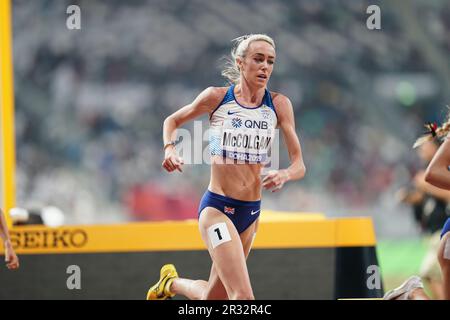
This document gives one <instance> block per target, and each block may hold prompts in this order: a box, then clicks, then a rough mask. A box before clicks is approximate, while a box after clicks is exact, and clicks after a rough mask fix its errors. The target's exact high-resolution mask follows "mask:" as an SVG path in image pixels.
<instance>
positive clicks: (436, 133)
mask: <svg viewBox="0 0 450 320" xmlns="http://www.w3.org/2000/svg"><path fill="white" fill-rule="evenodd" d="M447 108H448V109H449V113H448V115H447V121H445V122H444V123H443V124H442V126H440V127H437V125H436V124H435V123H427V124H425V128H427V129H428V132H427V133H425V134H424V135H423V136H421V137H420V138H419V139H417V140H416V142H415V143H414V145H413V148H417V147H419V146H421V145H422V144H424V143H425V142H428V141H433V140H434V139H438V140H440V139H442V138H444V137H446V136H447V134H448V133H449V132H450V107H448V106H447Z"/></svg>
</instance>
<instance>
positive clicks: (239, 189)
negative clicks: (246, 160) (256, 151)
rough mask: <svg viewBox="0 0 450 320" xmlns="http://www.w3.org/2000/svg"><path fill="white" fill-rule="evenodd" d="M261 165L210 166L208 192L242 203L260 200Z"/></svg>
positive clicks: (215, 164) (214, 164)
mask: <svg viewBox="0 0 450 320" xmlns="http://www.w3.org/2000/svg"><path fill="white" fill-rule="evenodd" d="M262 167H263V166H262V165H261V164H217V163H213V164H211V181H210V184H209V190H210V191H211V192H214V193H217V194H221V195H224V196H226V197H229V198H233V199H236V200H242V201H257V200H260V199H261V184H262V178H261V169H262Z"/></svg>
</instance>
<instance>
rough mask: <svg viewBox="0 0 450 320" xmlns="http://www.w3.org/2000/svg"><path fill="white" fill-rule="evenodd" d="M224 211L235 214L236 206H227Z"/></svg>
mask: <svg viewBox="0 0 450 320" xmlns="http://www.w3.org/2000/svg"><path fill="white" fill-rule="evenodd" d="M223 211H224V212H225V213H228V214H234V208H232V207H227V206H225V208H224V210H223Z"/></svg>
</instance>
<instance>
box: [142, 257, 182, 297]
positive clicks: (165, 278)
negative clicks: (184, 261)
mask: <svg viewBox="0 0 450 320" xmlns="http://www.w3.org/2000/svg"><path fill="white" fill-rule="evenodd" d="M175 278H178V273H177V270H176V269H175V266H174V265H173V264H166V265H164V266H163V267H162V268H161V274H160V277H159V281H158V282H157V283H156V284H155V285H154V286H152V287H151V288H150V290H148V292H147V300H166V299H168V298H172V297H173V296H174V295H175V293H172V292H171V291H170V285H171V284H172V282H173V280H174V279H175Z"/></svg>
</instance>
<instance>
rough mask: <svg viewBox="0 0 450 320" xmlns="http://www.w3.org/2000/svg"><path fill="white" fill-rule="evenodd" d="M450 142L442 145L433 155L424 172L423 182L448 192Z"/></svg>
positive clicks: (449, 188) (449, 181) (449, 185)
mask: <svg viewBox="0 0 450 320" xmlns="http://www.w3.org/2000/svg"><path fill="white" fill-rule="evenodd" d="M449 165H450V140H449V139H445V141H444V143H443V144H442V145H441V146H440V147H439V150H438V151H437V152H436V154H435V155H434V157H433V159H432V160H431V162H430V164H429V165H428V168H427V170H426V172H425V181H426V182H428V183H431V184H432V185H434V186H436V187H438V188H442V189H447V190H450V171H449Z"/></svg>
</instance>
